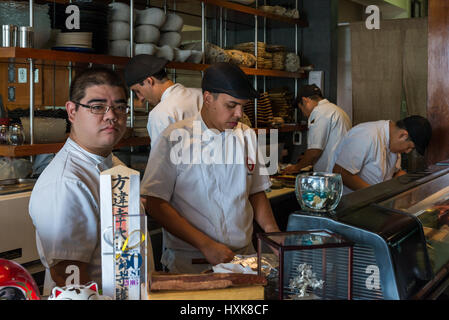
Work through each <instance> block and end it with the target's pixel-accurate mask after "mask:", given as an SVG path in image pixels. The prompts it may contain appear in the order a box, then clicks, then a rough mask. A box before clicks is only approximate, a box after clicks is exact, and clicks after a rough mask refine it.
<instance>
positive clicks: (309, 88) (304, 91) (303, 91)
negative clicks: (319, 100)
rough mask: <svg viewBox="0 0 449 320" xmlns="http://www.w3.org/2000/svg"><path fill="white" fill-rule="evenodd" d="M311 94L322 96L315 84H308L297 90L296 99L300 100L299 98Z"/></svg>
mask: <svg viewBox="0 0 449 320" xmlns="http://www.w3.org/2000/svg"><path fill="white" fill-rule="evenodd" d="M311 96H320V97H322V96H323V95H322V93H321V89H320V88H319V87H318V86H317V85H316V84H309V85H305V86H302V87H301V88H300V89H299V92H298V98H297V101H301V98H303V97H304V98H308V97H311Z"/></svg>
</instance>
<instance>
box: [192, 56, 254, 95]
mask: <svg viewBox="0 0 449 320" xmlns="http://www.w3.org/2000/svg"><path fill="white" fill-rule="evenodd" d="M201 88H202V89H203V90H204V91H209V92H212V93H226V94H229V95H230V96H232V97H234V98H237V99H255V98H258V97H259V95H258V93H257V91H256V90H255V89H254V87H253V86H252V85H251V83H250V82H249V79H248V77H247V76H246V74H245V73H244V72H243V71H242V69H240V68H239V67H238V66H236V65H235V64H232V63H228V62H219V63H215V64H212V65H211V66H210V67H209V68H207V69H206V71H205V72H204V76H203V81H202V83H201Z"/></svg>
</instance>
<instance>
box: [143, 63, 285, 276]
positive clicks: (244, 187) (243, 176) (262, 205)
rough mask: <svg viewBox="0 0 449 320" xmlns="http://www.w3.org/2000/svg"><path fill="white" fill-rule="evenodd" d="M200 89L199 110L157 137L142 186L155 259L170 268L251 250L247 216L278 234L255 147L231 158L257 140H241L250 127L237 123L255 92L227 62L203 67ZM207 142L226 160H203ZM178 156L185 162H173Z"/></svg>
mask: <svg viewBox="0 0 449 320" xmlns="http://www.w3.org/2000/svg"><path fill="white" fill-rule="evenodd" d="M202 90H203V106H202V109H201V112H200V113H198V114H197V115H196V116H195V117H193V118H190V119H186V120H182V121H179V122H177V123H175V124H172V125H170V126H169V127H168V128H167V129H166V130H165V131H164V132H163V133H162V134H161V136H160V139H159V140H158V141H157V142H156V144H155V146H154V149H153V151H152V152H151V153H150V158H149V161H148V164H147V168H146V171H145V175H144V177H143V180H142V184H141V194H142V195H144V196H146V197H147V211H148V212H149V214H150V215H151V216H153V217H154V218H155V219H156V220H157V221H158V222H159V223H160V224H161V225H162V226H163V237H164V244H165V246H164V248H163V253H162V258H161V262H162V265H163V266H165V268H166V269H168V270H169V271H170V272H179V273H199V272H202V271H205V270H207V269H209V268H210V267H211V265H216V264H219V263H223V262H229V261H230V260H231V259H232V258H233V257H234V256H235V255H236V254H243V255H246V254H253V253H255V250H254V247H253V245H252V231H253V220H255V221H256V222H257V223H258V224H259V225H260V226H261V228H262V229H263V230H264V231H265V232H275V231H279V228H278V226H277V223H276V221H275V219H274V216H273V212H272V210H271V206H270V203H269V201H268V199H267V197H266V195H265V190H266V189H267V188H268V187H269V186H270V185H271V182H270V179H269V175H268V173H267V172H265V171H266V167H265V164H264V163H263V162H262V161H261V157H259V156H257V154H258V153H257V152H251V153H250V152H247V153H245V155H246V157H243V159H244V161H237V160H238V159H237V157H236V155H237V154H243V153H244V152H245V151H244V149H250V150H254V149H255V148H257V142H256V139H251V138H249V139H246V138H245V137H244V135H245V134H246V133H249V132H254V131H252V129H250V128H249V127H247V126H246V125H244V124H242V123H241V122H239V120H240V118H241V117H242V114H243V105H244V104H245V103H246V102H247V101H249V100H250V99H254V98H255V97H257V92H256V91H255V90H254V88H253V87H252V85H251V83H250V82H249V80H248V78H247V76H246V75H245V74H244V73H243V71H242V70H241V69H240V68H239V67H237V66H235V65H233V64H230V63H216V64H213V65H211V66H210V67H209V68H207V69H206V71H205V73H204V77H203V80H202ZM199 132H200V133H202V134H201V136H199ZM211 141H215V142H217V141H218V142H219V143H218V144H217V145H218V146H219V147H218V148H210V149H213V150H214V154H215V152H217V154H220V153H221V151H222V152H223V153H222V155H225V157H226V158H227V160H229V159H231V160H232V161H230V162H229V161H226V162H220V161H219V160H220V159H223V158H222V157H221V158H220V157H216V158H213V159H212V160H211V159H209V160H208V157H207V156H205V155H206V154H208V152H206V151H207V150H210V149H207V148H208V147H210V145H211V143H212V142H211ZM232 143H234V145H233V147H232ZM217 145H215V146H217ZM230 146H231V147H230ZM180 153H182V155H183V158H182V160H183V161H177V160H179V158H177V155H179V154H180ZM184 154H187V155H188V156H187V157H184ZM228 157H229V158H228ZM192 158H193V160H191V159H192ZM251 158H252V159H251ZM184 160H186V161H184ZM189 160H190V161H189ZM264 169H265V170H264ZM194 259H203V260H205V261H206V264H194V263H193V261H194Z"/></svg>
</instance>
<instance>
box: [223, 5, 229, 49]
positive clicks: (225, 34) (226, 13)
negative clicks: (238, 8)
mask: <svg viewBox="0 0 449 320" xmlns="http://www.w3.org/2000/svg"><path fill="white" fill-rule="evenodd" d="M227 18H228V10H227V9H226V8H225V12H224V39H223V42H224V43H223V44H224V48H226V46H227V45H228V32H227V27H228V19H227Z"/></svg>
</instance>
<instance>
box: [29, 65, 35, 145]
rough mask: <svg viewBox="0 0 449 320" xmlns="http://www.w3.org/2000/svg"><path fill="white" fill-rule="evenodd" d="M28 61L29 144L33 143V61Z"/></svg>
mask: <svg viewBox="0 0 449 320" xmlns="http://www.w3.org/2000/svg"><path fill="white" fill-rule="evenodd" d="M29 61H30V77H29V80H30V144H33V143H34V61H33V59H29Z"/></svg>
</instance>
